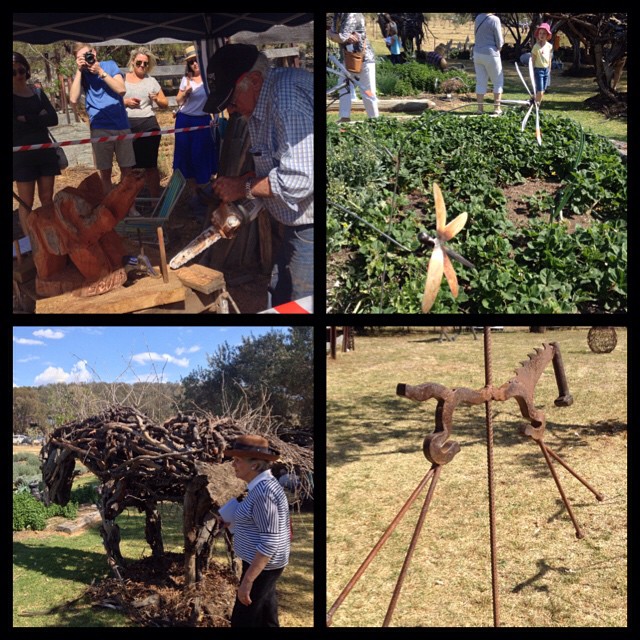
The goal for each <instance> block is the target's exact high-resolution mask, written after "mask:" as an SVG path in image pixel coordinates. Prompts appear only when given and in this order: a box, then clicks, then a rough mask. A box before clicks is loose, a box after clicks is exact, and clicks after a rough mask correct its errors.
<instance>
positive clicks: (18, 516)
mask: <svg viewBox="0 0 640 640" xmlns="http://www.w3.org/2000/svg"><path fill="white" fill-rule="evenodd" d="M46 520H47V517H46V509H45V506H44V505H43V504H42V502H39V501H38V500H36V499H35V498H34V497H33V496H32V495H31V494H30V493H27V492H26V491H19V492H17V493H14V494H13V530H14V531H22V530H23V529H33V530H34V531H42V529H44V527H45V524H46Z"/></svg>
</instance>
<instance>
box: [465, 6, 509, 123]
mask: <svg viewBox="0 0 640 640" xmlns="http://www.w3.org/2000/svg"><path fill="white" fill-rule="evenodd" d="M474 32H475V43H474V45H473V64H474V66H475V70H476V96H477V99H478V113H483V112H484V94H485V93H486V92H487V88H488V87H487V85H488V80H491V84H492V85H493V99H494V107H493V113H494V114H495V115H500V114H501V113H502V111H501V109H500V99H501V97H502V90H503V86H504V76H503V74H502V60H501V59H500V49H502V45H503V44H504V38H503V37H502V25H501V24H500V18H498V16H496V15H494V14H493V13H479V14H478V15H477V16H476V20H475V25H474Z"/></svg>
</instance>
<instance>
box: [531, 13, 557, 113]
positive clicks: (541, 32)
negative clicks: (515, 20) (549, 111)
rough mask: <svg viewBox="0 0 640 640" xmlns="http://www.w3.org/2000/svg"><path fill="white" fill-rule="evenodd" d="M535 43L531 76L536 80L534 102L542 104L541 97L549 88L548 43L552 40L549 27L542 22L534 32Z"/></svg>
mask: <svg viewBox="0 0 640 640" xmlns="http://www.w3.org/2000/svg"><path fill="white" fill-rule="evenodd" d="M534 38H535V40H536V43H535V44H534V45H533V49H531V57H532V59H533V75H534V77H535V80H536V102H537V103H538V104H540V103H541V102H542V96H543V95H544V92H545V91H546V89H547V87H548V86H549V79H550V76H551V59H552V58H553V45H552V44H551V42H549V41H550V40H551V38H552V33H551V27H550V26H549V25H548V24H547V23H546V22H543V23H542V24H541V25H540V26H539V27H538V28H537V29H536V30H535V32H534Z"/></svg>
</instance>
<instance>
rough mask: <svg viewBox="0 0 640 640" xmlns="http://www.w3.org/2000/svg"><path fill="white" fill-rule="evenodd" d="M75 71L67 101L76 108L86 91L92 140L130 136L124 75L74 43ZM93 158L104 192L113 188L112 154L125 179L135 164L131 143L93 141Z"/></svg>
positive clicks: (86, 46) (83, 45)
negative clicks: (128, 134) (127, 134)
mask: <svg viewBox="0 0 640 640" xmlns="http://www.w3.org/2000/svg"><path fill="white" fill-rule="evenodd" d="M73 53H74V55H75V57H76V64H77V65H78V71H77V72H76V75H75V77H74V78H73V82H72V84H71V91H70V92H69V100H70V102H71V104H72V105H75V104H77V103H78V101H79V100H80V95H81V93H82V91H84V92H85V108H86V111H87V114H88V116H89V122H90V125H89V126H90V132H91V137H92V138H100V137H104V136H116V135H122V134H126V133H131V130H130V129H129V118H128V117H127V110H126V109H125V106H124V100H123V96H124V94H125V92H126V89H125V86H124V76H123V75H122V73H121V72H120V69H119V68H118V65H117V64H116V63H115V62H114V61H113V60H105V61H102V62H99V61H98V57H97V53H96V50H95V48H94V47H92V46H91V45H90V44H87V43H84V42H76V44H75V46H74V47H73ZM91 144H92V147H93V158H94V162H95V165H96V169H97V170H98V173H99V174H100V179H101V180H102V185H103V188H104V192H105V193H107V192H108V191H110V190H111V188H112V186H113V185H112V183H111V171H112V168H113V154H114V153H115V155H116V161H117V162H118V166H119V167H120V172H121V174H122V176H125V175H126V174H127V172H128V171H130V170H131V167H133V166H134V165H135V164H136V157H135V153H134V151H133V142H132V140H119V141H117V142H92V143H91Z"/></svg>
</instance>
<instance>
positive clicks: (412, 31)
mask: <svg viewBox="0 0 640 640" xmlns="http://www.w3.org/2000/svg"><path fill="white" fill-rule="evenodd" d="M389 22H395V24H396V28H397V32H398V37H399V38H400V42H401V43H402V48H403V49H404V50H405V51H406V52H407V54H408V55H411V54H412V53H413V52H414V51H415V52H419V51H420V50H421V47H422V40H423V39H424V36H425V32H426V28H427V22H426V20H425V18H424V14H422V13H379V14H378V25H379V26H380V31H381V32H382V36H383V37H386V36H387V35H388V33H387V25H388V24H389ZM414 43H415V44H414Z"/></svg>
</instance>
